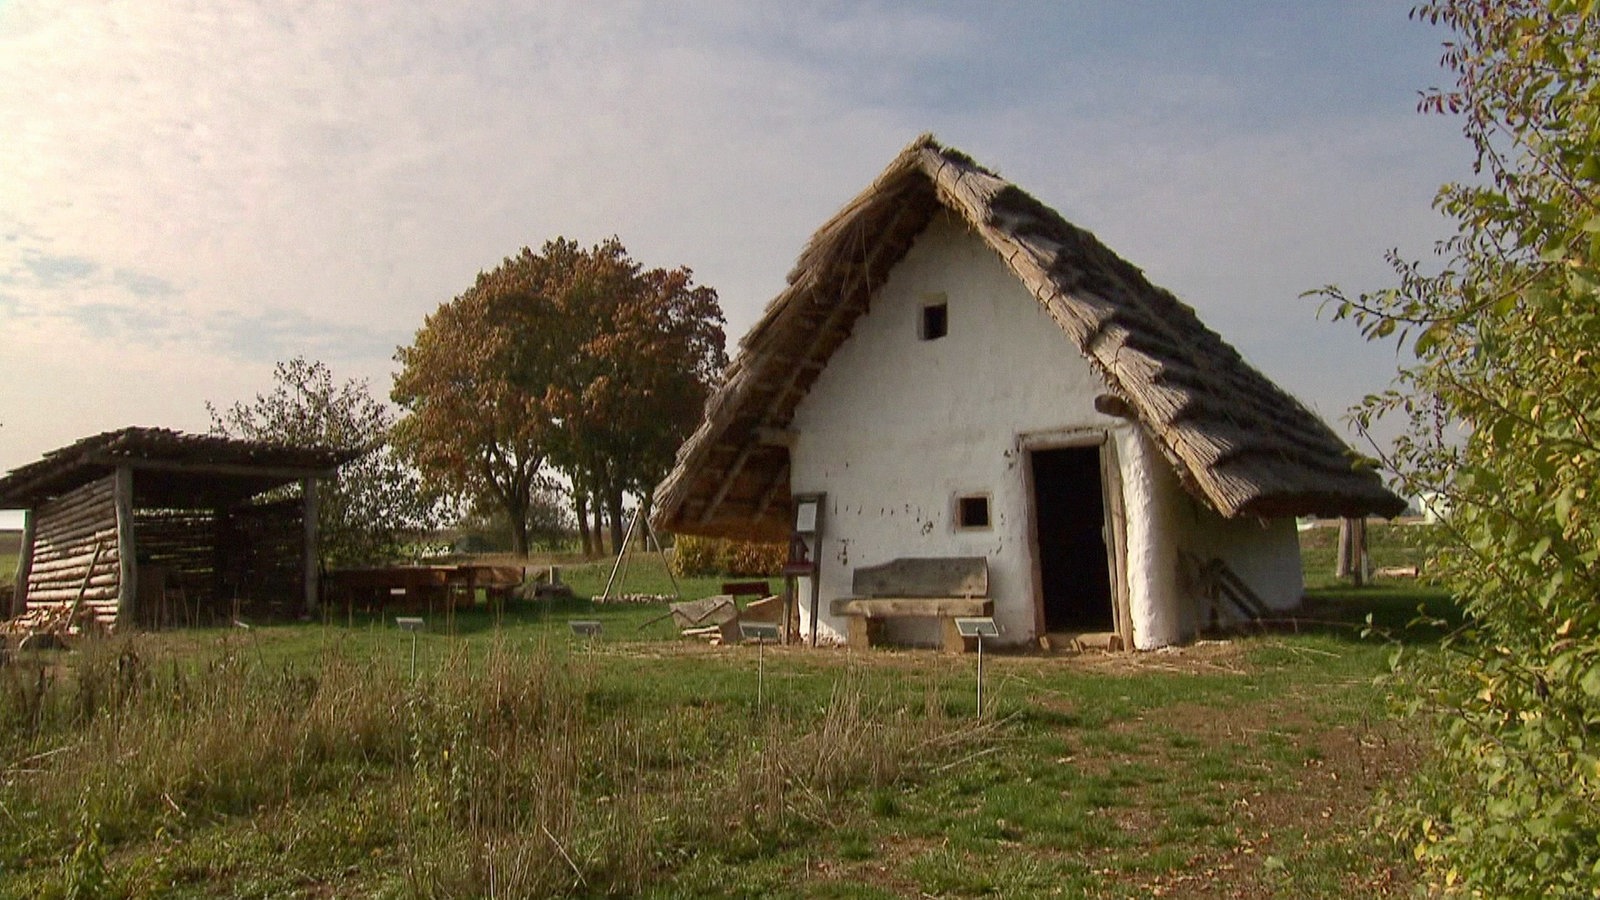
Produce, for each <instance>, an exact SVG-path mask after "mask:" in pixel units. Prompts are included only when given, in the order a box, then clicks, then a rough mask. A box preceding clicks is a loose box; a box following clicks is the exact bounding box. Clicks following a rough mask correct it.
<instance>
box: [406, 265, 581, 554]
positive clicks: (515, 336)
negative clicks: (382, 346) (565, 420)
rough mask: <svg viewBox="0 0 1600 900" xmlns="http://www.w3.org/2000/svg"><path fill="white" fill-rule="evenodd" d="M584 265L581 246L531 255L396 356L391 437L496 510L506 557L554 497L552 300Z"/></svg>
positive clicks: (440, 314) (564, 321)
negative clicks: (544, 493)
mask: <svg viewBox="0 0 1600 900" xmlns="http://www.w3.org/2000/svg"><path fill="white" fill-rule="evenodd" d="M578 262H579V251H578V248H577V246H576V245H575V244H572V243H571V242H567V241H553V242H551V243H549V244H546V245H545V247H544V250H543V251H542V252H541V253H538V254H535V253H534V252H533V251H531V250H529V249H528V248H526V247H524V248H523V249H522V252H521V253H519V254H518V255H516V256H514V257H509V258H507V259H506V260H505V261H504V262H502V263H501V264H500V266H499V267H498V268H496V269H494V270H493V271H492V272H483V273H479V275H478V279H477V282H476V283H475V284H474V285H473V286H472V288H471V289H470V290H468V291H467V292H466V293H464V294H462V295H461V296H459V297H457V298H455V299H454V300H452V301H450V302H449V303H445V304H443V305H441V306H440V307H439V308H438V309H437V310H436V311H434V313H433V314H432V315H430V316H428V318H427V319H426V320H425V321H424V323H423V326H422V328H421V329H420V330H418V331H417V336H416V339H415V341H414V342H413V343H412V345H411V346H409V347H402V348H400V349H399V351H398V352H397V353H396V355H395V359H396V361H397V362H399V363H400V366H401V371H400V374H398V375H396V376H395V383H394V391H393V393H392V395H391V396H392V397H393V398H394V400H395V402H397V403H399V404H400V405H401V406H403V407H405V408H406V409H407V410H409V412H410V414H409V415H407V416H406V417H405V418H404V419H402V420H401V421H400V422H399V423H398V425H397V426H396V428H395V439H396V442H397V443H398V444H399V445H400V447H401V448H402V449H403V451H404V452H405V453H406V454H407V455H408V456H410V458H411V459H412V460H414V461H415V462H416V464H417V465H418V466H419V467H420V468H421V469H422V470H423V471H424V472H426V473H428V474H429V475H431V476H433V477H434V478H436V479H438V480H439V481H440V483H441V484H443V485H444V486H446V488H447V489H448V490H450V491H451V492H452V493H454V494H456V495H458V496H460V497H462V498H464V499H466V500H468V501H469V502H470V503H471V504H473V505H475V506H478V507H480V508H481V507H484V506H492V507H495V508H498V509H499V510H500V511H501V512H503V513H504V514H505V517H506V520H507V521H508V522H509V523H510V525H511V548H512V552H513V553H515V554H517V555H518V556H526V555H527V553H528V530H527V529H528V512H529V509H530V507H531V506H532V504H533V500H534V497H535V495H536V494H537V493H538V492H539V491H540V490H541V489H544V488H546V487H548V478H547V476H546V474H545V472H544V466H545V461H546V459H547V457H548V454H549V444H550V440H551V438H552V436H553V435H554V433H555V429H556V425H557V423H556V422H554V421H553V420H552V418H551V415H550V411H549V409H548V406H547V404H546V395H547V393H548V392H549V391H550V388H551V385H552V384H554V383H555V381H556V379H557V377H558V375H559V373H560V371H561V369H562V368H563V367H564V366H566V365H567V364H568V363H569V361H570V358H571V355H572V353H571V347H572V344H573V335H572V329H571V325H572V323H571V321H570V320H569V318H568V317H567V316H565V315H564V314H563V312H562V310H561V307H560V305H559V304H558V303H557V302H556V296H557V293H558V291H559V289H560V286H561V285H564V284H566V283H567V282H568V281H569V280H570V278H571V273H572V272H573V271H574V269H575V267H576V266H577V265H578Z"/></svg>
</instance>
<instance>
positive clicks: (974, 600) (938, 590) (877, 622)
mask: <svg viewBox="0 0 1600 900" xmlns="http://www.w3.org/2000/svg"><path fill="white" fill-rule="evenodd" d="M850 592H851V593H852V594H854V595H855V596H851V597H840V598H839V599H837V600H834V601H833V602H832V603H830V604H829V607H828V608H829V609H830V610H831V611H832V613H833V614H834V615H835V616H842V617H844V618H845V619H846V626H847V629H848V636H849V640H850V646H852V647H860V648H867V647H871V646H873V645H874V644H876V643H878V641H879V640H880V639H881V637H882V633H883V624H884V622H885V621H887V620H889V619H909V618H934V619H938V620H939V627H940V643H941V645H942V646H943V647H944V649H945V650H948V651H950V652H953V653H960V652H962V650H963V649H964V648H965V641H964V640H963V638H962V637H961V635H960V633H959V632H957V631H956V623H955V620H956V617H957V616H987V615H992V614H993V613H994V601H992V600H990V599H989V562H988V560H986V559H984V558H983V557H981V556H942V557H909V558H902V559H896V560H894V561H892V562H887V563H884V564H883V565H881V566H864V567H862V568H859V569H856V571H855V574H854V575H852V576H851V579H850Z"/></svg>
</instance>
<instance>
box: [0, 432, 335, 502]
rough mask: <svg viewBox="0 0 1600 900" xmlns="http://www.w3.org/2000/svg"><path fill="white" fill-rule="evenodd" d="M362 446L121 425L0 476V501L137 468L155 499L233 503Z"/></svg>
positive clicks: (321, 471) (317, 471)
mask: <svg viewBox="0 0 1600 900" xmlns="http://www.w3.org/2000/svg"><path fill="white" fill-rule="evenodd" d="M363 452H364V451H363V450H360V449H353V448H343V447H337V448H336V447H306V446H294V445H290V444H279V443H273V442H269V441H247V440H240V439H238V438H228V437H218V436H215V435H199V434H185V433H183V432H181V431H173V430H171V429H167V428H123V429H120V430H118V431H107V432H104V433H102V434H97V435H94V436H92V437H86V438H83V439H82V440H78V441H74V442H73V443H71V444H68V445H67V446H65V447H62V448H60V449H58V450H51V451H50V452H48V453H46V454H45V455H44V456H43V458H41V459H39V460H38V461H36V462H32V463H29V464H27V465H25V466H20V467H18V468H16V469H13V470H11V471H10V472H9V473H7V474H6V476H5V477H4V478H0V507H6V508H27V507H32V506H36V505H38V504H39V503H41V502H43V501H45V500H48V499H50V498H51V497H54V496H58V495H60V494H64V493H66V492H67V491H70V490H72V489H73V488H76V487H78V486H79V485H83V484H87V483H88V482H91V481H95V480H98V479H101V478H104V477H106V476H107V475H109V474H111V473H112V472H114V471H115V470H116V468H117V467H118V466H119V465H129V466H131V467H132V468H133V469H134V470H135V471H136V472H138V473H139V477H138V484H137V485H136V487H135V491H136V492H137V493H139V494H141V495H142V498H143V502H147V503H149V504H150V505H156V506H175V507H185V506H199V505H205V504H210V503H218V502H234V501H238V500H242V499H245V498H247V497H251V496H254V495H256V494H259V493H261V492H263V491H268V490H271V489H273V488H275V487H280V486H282V485H285V484H289V483H291V482H294V481H298V480H299V479H301V478H307V477H327V476H330V475H332V474H333V472H334V470H335V469H337V468H338V467H339V466H340V465H341V464H343V463H346V462H349V461H350V460H352V459H355V458H356V457H358V456H360V455H361V454H362V453H363Z"/></svg>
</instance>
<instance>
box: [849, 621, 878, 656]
mask: <svg viewBox="0 0 1600 900" xmlns="http://www.w3.org/2000/svg"><path fill="white" fill-rule="evenodd" d="M845 629H846V632H845V637H846V639H847V640H848V641H849V642H850V647H851V648H852V649H856V650H866V649H869V648H870V647H871V646H872V645H873V644H875V643H877V642H878V638H879V637H880V636H881V635H882V633H883V622H882V621H881V620H878V619H873V618H869V617H867V616H850V617H848V618H847V619H846V620H845Z"/></svg>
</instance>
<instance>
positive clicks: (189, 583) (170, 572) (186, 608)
mask: <svg viewBox="0 0 1600 900" xmlns="http://www.w3.org/2000/svg"><path fill="white" fill-rule="evenodd" d="M134 518H135V522H136V526H135V529H136V532H137V534H138V545H139V565H140V567H141V569H145V567H157V566H159V567H160V568H161V569H162V570H163V571H164V581H163V583H164V588H165V591H164V593H165V596H164V597H162V598H152V599H151V602H152V603H155V604H158V605H156V606H155V607H153V608H150V609H143V610H140V613H139V616H140V621H141V622H142V623H143V624H145V625H148V626H155V627H164V626H166V625H167V624H175V623H197V624H216V623H225V622H228V621H230V620H231V619H232V617H233V616H234V615H236V614H242V615H247V616H252V617H273V618H282V617H285V616H288V615H292V614H294V613H295V612H298V610H299V605H298V604H297V600H298V598H299V597H300V594H301V588H300V584H301V578H302V576H301V563H300V556H301V543H300V542H301V541H302V526H301V522H300V511H299V504H298V503H297V502H292V503H270V504H262V505H259V506H240V507H234V508H232V509H227V510H220V511H217V510H184V509H139V510H137V511H136V512H135V514H134Z"/></svg>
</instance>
